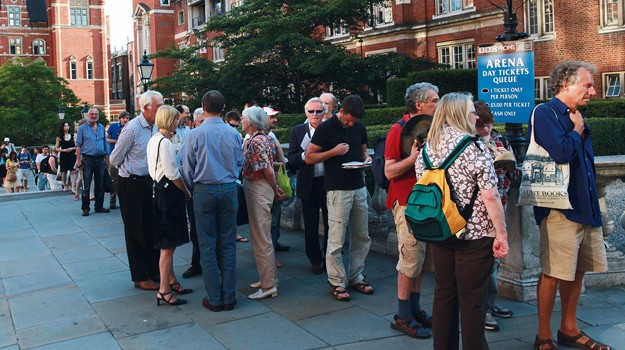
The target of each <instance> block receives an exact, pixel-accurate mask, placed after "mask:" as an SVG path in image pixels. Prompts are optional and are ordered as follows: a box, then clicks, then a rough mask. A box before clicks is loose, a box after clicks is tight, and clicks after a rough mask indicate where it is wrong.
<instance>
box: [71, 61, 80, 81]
mask: <svg viewBox="0 0 625 350" xmlns="http://www.w3.org/2000/svg"><path fill="white" fill-rule="evenodd" d="M69 79H71V80H76V79H78V61H77V60H76V57H74V56H72V57H70V58H69Z"/></svg>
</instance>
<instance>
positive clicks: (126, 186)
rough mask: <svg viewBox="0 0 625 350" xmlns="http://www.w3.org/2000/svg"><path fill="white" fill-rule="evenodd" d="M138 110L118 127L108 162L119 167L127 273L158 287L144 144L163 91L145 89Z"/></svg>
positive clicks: (152, 287) (139, 283) (139, 282)
mask: <svg viewBox="0 0 625 350" xmlns="http://www.w3.org/2000/svg"><path fill="white" fill-rule="evenodd" d="M139 105H140V106H141V114H140V115H139V116H137V117H136V118H134V119H132V120H131V121H129V122H128V123H127V124H126V126H125V127H124V128H123V129H122V132H121V134H120V135H119V139H118V140H117V144H116V145H115V150H113V153H111V164H113V165H114V166H115V167H116V168H117V169H118V170H119V187H118V190H119V191H118V196H119V205H120V209H121V214H122V220H123V221H124V236H125V239H126V251H127V254H128V265H129V267H130V275H131V278H132V280H133V282H134V284H135V288H140V289H143V290H158V289H159V285H158V284H157V283H155V281H158V280H159V279H160V278H159V268H158V260H159V256H160V252H159V250H158V249H154V243H153V236H154V219H153V214H152V211H153V206H152V178H150V174H149V171H148V158H147V145H148V141H150V138H151V137H152V135H154V134H155V133H156V132H157V131H158V130H157V129H156V128H155V127H154V120H155V119H156V111H157V110H158V108H159V107H160V106H162V105H163V95H161V94H160V93H159V92H157V91H154V90H149V91H146V92H145V93H143V94H142V95H141V98H140V99H139Z"/></svg>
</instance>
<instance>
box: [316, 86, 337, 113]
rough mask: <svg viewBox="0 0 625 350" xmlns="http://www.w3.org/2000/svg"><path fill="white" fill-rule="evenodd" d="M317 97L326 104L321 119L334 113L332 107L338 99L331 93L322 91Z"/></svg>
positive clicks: (334, 106)
mask: <svg viewBox="0 0 625 350" xmlns="http://www.w3.org/2000/svg"><path fill="white" fill-rule="evenodd" d="M319 98H320V99H321V100H322V101H323V102H324V103H325V104H326V106H327V110H326V113H325V114H324V115H323V120H326V119H328V118H330V117H331V116H332V115H333V114H334V109H335V108H336V105H337V104H338V103H339V100H338V99H337V98H336V96H334V95H333V94H331V93H329V92H324V93H322V94H321V95H320V96H319Z"/></svg>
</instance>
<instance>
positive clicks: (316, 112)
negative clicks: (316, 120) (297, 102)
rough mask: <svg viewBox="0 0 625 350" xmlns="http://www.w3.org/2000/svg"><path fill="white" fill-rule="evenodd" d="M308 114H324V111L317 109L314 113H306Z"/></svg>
mask: <svg viewBox="0 0 625 350" xmlns="http://www.w3.org/2000/svg"><path fill="white" fill-rule="evenodd" d="M306 112H308V114H323V109H316V110H312V111H306Z"/></svg>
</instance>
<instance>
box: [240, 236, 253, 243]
mask: <svg viewBox="0 0 625 350" xmlns="http://www.w3.org/2000/svg"><path fill="white" fill-rule="evenodd" d="M249 241H250V240H249V239H247V238H245V237H237V242H239V243H247V242H249Z"/></svg>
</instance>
